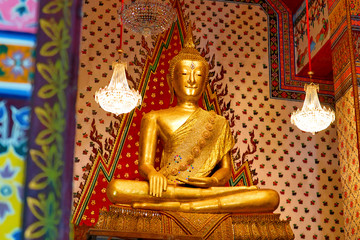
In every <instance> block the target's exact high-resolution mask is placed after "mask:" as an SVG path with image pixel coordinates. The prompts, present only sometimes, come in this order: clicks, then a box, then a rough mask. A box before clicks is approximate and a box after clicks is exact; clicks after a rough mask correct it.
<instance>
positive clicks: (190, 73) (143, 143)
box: [107, 27, 279, 213]
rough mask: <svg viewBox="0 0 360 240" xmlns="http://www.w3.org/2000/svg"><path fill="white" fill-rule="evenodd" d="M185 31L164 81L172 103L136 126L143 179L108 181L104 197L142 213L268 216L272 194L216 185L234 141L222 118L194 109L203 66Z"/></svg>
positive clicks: (227, 171)
mask: <svg viewBox="0 0 360 240" xmlns="http://www.w3.org/2000/svg"><path fill="white" fill-rule="evenodd" d="M190 29H191V27H189V30H188V32H187V35H186V39H185V44H184V47H183V49H182V50H181V51H180V52H179V54H178V55H177V56H175V57H174V58H173V59H172V60H171V61H170V68H169V75H168V77H167V80H168V84H169V87H170V91H171V94H172V99H173V96H174V94H175V96H176V97H177V105H176V106H175V107H172V108H168V109H164V110H159V111H152V112H149V113H147V114H145V115H144V117H143V119H142V122H141V129H140V145H139V172H140V174H141V175H142V176H144V177H145V179H146V180H147V181H132V180H122V179H116V180H112V181H111V182H110V183H109V185H108V187H107V196H108V198H109V200H110V201H111V202H112V203H114V204H120V205H127V206H131V207H133V208H142V209H152V210H169V211H183V212H198V213H210V212H212V213H220V212H235V213H271V212H273V211H274V210H275V209H276V208H277V207H278V204H279V195H278V193H277V192H276V191H274V190H270V189H258V188H257V187H256V186H250V187H246V186H240V187H222V186H224V185H225V184H226V182H227V181H228V180H229V179H230V177H231V167H232V165H231V157H230V151H231V149H232V147H233V146H234V139H233V136H232V134H231V131H230V128H229V124H228V122H227V120H226V119H225V118H224V117H222V116H219V115H217V114H215V112H208V111H205V110H203V109H201V108H200V107H199V106H198V101H199V99H200V98H201V96H202V94H203V92H204V90H205V86H206V84H207V81H208V72H209V65H208V63H207V62H206V60H205V59H204V58H203V57H202V56H201V55H200V54H199V52H198V51H197V50H196V49H195V45H194V43H193V39H192V32H191V30H190ZM172 99H171V101H172ZM158 137H160V138H161V139H162V141H163V143H164V150H163V152H162V158H161V166H160V170H159V171H157V170H155V168H154V163H155V152H156V144H157V139H158Z"/></svg>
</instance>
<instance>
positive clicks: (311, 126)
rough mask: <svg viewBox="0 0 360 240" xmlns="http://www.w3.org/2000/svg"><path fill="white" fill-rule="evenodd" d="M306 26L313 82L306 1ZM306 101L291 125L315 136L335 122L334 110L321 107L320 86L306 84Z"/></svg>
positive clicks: (310, 75) (294, 116) (307, 4)
mask: <svg viewBox="0 0 360 240" xmlns="http://www.w3.org/2000/svg"><path fill="white" fill-rule="evenodd" d="M306 25H307V36H308V55H309V72H308V74H309V77H310V80H312V76H313V74H314V72H312V71H311V50H310V28H309V2H308V0H306ZM304 90H305V93H306V95H305V101H304V105H303V107H302V108H301V110H300V109H298V110H297V111H295V112H293V113H292V114H291V123H292V124H294V125H295V126H297V127H298V128H299V129H300V130H302V131H304V132H311V133H312V134H315V133H316V132H320V131H322V130H324V129H326V128H327V127H328V126H329V125H330V124H331V123H332V122H334V121H335V113H334V111H333V110H332V109H330V108H326V107H321V105H320V101H319V97H318V94H317V92H318V91H319V85H318V84H314V83H312V82H311V83H310V84H305V86H304Z"/></svg>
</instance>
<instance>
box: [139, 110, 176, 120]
mask: <svg viewBox="0 0 360 240" xmlns="http://www.w3.org/2000/svg"><path fill="white" fill-rule="evenodd" d="M173 114H174V110H173V108H167V109H161V110H156V111H150V112H148V113H146V114H145V115H144V116H143V121H156V120H159V119H162V118H167V117H170V116H172V115H173Z"/></svg>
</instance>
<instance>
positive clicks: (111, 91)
mask: <svg viewBox="0 0 360 240" xmlns="http://www.w3.org/2000/svg"><path fill="white" fill-rule="evenodd" d="M123 6H124V0H122V8H123ZM120 23H121V24H120V46H119V50H118V52H119V55H120V56H121V53H122V50H121V46H122V35H123V22H122V20H121V19H120ZM112 68H113V70H114V72H113V75H112V77H111V80H110V83H109V85H108V86H105V87H104V88H100V89H99V90H97V91H96V92H95V101H96V102H97V103H98V104H99V105H100V107H102V109H104V110H105V111H107V112H111V113H114V114H116V115H119V114H123V113H128V112H130V111H131V110H133V109H134V108H135V107H136V106H139V105H140V104H141V95H140V94H139V92H138V91H136V90H134V89H130V88H129V85H128V82H127V79H126V72H125V70H126V63H124V62H121V58H119V60H118V61H117V62H113V64H112Z"/></svg>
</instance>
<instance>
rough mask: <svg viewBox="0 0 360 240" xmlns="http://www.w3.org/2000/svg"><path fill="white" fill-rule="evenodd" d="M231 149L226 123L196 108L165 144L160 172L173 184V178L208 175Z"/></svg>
mask: <svg viewBox="0 0 360 240" xmlns="http://www.w3.org/2000/svg"><path fill="white" fill-rule="evenodd" d="M233 146H234V139H233V136H232V134H231V131H230V127H229V124H228V122H227V120H226V119H225V118H224V117H222V116H219V115H216V114H215V112H208V111H205V110H203V109H201V108H199V109H197V110H196V111H195V112H194V113H192V114H191V115H190V117H189V118H188V119H187V120H186V121H185V123H184V124H183V125H181V126H180V127H179V128H178V129H177V130H176V131H175V132H174V133H173V134H172V135H171V136H170V138H169V139H168V141H166V142H165V146H164V150H163V154H162V159H161V169H160V172H161V173H163V174H164V175H165V176H166V177H167V178H168V180H169V181H170V182H176V183H178V181H177V180H176V178H183V179H187V178H188V177H206V176H209V174H210V173H211V171H212V170H213V169H214V167H215V166H216V165H217V164H218V163H219V161H221V159H222V158H223V156H224V155H225V154H226V153H227V152H228V151H230V150H231V149H232V147H233Z"/></svg>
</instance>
